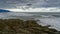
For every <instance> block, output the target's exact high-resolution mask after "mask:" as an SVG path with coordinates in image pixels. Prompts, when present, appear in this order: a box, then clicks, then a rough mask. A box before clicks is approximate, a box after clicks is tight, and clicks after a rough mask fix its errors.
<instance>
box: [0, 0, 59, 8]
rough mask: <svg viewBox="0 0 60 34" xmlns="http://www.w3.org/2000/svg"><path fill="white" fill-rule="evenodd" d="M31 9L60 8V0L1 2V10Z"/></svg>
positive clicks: (13, 0)
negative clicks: (19, 7) (17, 7)
mask: <svg viewBox="0 0 60 34" xmlns="http://www.w3.org/2000/svg"><path fill="white" fill-rule="evenodd" d="M16 6H29V7H60V0H0V8H16Z"/></svg>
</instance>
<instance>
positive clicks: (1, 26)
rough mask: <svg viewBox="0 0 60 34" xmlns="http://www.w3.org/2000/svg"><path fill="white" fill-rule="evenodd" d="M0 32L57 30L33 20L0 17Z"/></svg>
mask: <svg viewBox="0 0 60 34" xmlns="http://www.w3.org/2000/svg"><path fill="white" fill-rule="evenodd" d="M0 34H57V30H56V29H50V28H48V26H41V25H38V24H37V23H36V21H35V20H27V21H24V20H20V19H0Z"/></svg>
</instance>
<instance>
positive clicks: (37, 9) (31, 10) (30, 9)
mask: <svg viewBox="0 0 60 34" xmlns="http://www.w3.org/2000/svg"><path fill="white" fill-rule="evenodd" d="M6 10H10V11H12V12H60V9H59V8H55V7H53V8H52V7H51V8H34V9H33V8H29V9H18V8H17V9H15V8H13V9H6Z"/></svg>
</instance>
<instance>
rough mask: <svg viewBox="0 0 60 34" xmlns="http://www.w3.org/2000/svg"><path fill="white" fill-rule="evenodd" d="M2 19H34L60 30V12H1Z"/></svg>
mask: <svg viewBox="0 0 60 34" xmlns="http://www.w3.org/2000/svg"><path fill="white" fill-rule="evenodd" d="M0 19H23V20H31V19H34V20H37V23H38V24H39V25H42V26H46V25H50V27H49V28H54V29H56V30H58V31H60V12H1V13H0Z"/></svg>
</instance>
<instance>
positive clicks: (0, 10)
mask: <svg viewBox="0 0 60 34" xmlns="http://www.w3.org/2000/svg"><path fill="white" fill-rule="evenodd" d="M0 12H10V11H8V10H3V9H0Z"/></svg>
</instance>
